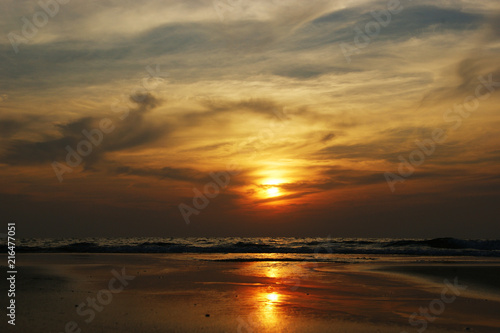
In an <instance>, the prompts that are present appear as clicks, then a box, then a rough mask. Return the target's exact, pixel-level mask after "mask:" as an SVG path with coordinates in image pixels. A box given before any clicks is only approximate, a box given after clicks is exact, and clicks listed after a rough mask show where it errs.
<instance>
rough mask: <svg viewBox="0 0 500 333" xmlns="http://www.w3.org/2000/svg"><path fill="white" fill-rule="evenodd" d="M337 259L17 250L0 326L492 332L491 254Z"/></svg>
mask: <svg viewBox="0 0 500 333" xmlns="http://www.w3.org/2000/svg"><path fill="white" fill-rule="evenodd" d="M325 256H326V255H325ZM334 257H335V259H334V260H330V261H328V262H324V261H321V260H319V259H318V261H310V260H309V261H308V260H301V259H300V258H299V257H293V256H290V255H288V256H286V258H280V256H279V255H276V254H263V255H260V256H258V258H256V256H255V255H252V256H249V255H244V254H238V255H224V254H151V253H149V254H87V253H85V254H62V253H57V254H56V253H52V254H47V253H44V254H20V255H19V258H18V262H19V263H18V267H19V268H18V281H17V290H16V326H15V327H13V326H11V325H7V323H6V320H4V322H3V323H2V324H1V325H2V326H4V327H7V326H8V332H14V331H15V332H389V333H391V332H398V333H400V332H408V333H409V332H419V330H421V332H423V331H426V332H466V331H470V332H498V331H500V317H499V316H498V314H499V313H500V286H499V284H498V282H497V281H495V280H494V277H495V276H498V275H497V274H496V273H497V272H498V271H499V267H500V260H498V259H497V258H471V257H460V258H448V257H447V258H441V257H432V258H429V257H426V258H419V257H414V256H388V255H377V256H359V255H334ZM3 268H5V267H3ZM495 274H496V275H495ZM4 286H5V285H2V288H5V287H4ZM1 292H2V293H5V292H6V290H1ZM422 311H423V312H422ZM412 314H414V315H413V317H412ZM80 330H81V331H80ZM2 331H4V330H3V329H2Z"/></svg>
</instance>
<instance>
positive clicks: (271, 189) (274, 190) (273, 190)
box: [266, 186, 280, 197]
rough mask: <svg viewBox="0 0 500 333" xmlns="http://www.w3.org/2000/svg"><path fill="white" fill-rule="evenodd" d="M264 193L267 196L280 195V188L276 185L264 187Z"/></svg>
mask: <svg viewBox="0 0 500 333" xmlns="http://www.w3.org/2000/svg"><path fill="white" fill-rule="evenodd" d="M266 193H267V196H269V197H275V196H277V195H280V189H279V188H277V187H276V186H272V187H269V188H267V189H266Z"/></svg>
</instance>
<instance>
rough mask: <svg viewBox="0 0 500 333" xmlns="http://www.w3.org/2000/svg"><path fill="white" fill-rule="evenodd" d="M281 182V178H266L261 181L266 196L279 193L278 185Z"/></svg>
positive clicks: (275, 195) (270, 196) (274, 195)
mask: <svg viewBox="0 0 500 333" xmlns="http://www.w3.org/2000/svg"><path fill="white" fill-rule="evenodd" d="M281 183H283V181H282V180H281V179H276V178H268V179H266V180H264V181H263V182H262V185H263V186H264V191H265V194H266V196H267V197H268V198H272V197H277V196H279V195H281V190H280V187H279V185H280V184H281Z"/></svg>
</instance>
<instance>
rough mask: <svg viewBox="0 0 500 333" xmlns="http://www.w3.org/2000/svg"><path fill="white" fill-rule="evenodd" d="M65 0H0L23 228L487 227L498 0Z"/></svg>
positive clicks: (305, 230) (410, 233)
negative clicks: (219, 186) (218, 186)
mask: <svg viewBox="0 0 500 333" xmlns="http://www.w3.org/2000/svg"><path fill="white" fill-rule="evenodd" d="M60 1H61V4H59V3H57V5H54V4H55V3H56V2H54V1H52V2H51V1H49V0H42V3H51V6H52V7H47V8H46V9H45V11H48V12H49V14H47V13H46V12H45V11H44V10H43V9H42V7H41V6H40V5H39V4H38V2H37V1H25V0H23V1H19V0H4V1H2V2H1V3H0V17H1V19H0V27H1V32H2V36H3V37H2V39H1V42H0V43H1V44H0V49H1V52H0V56H1V65H0V179H1V185H2V186H1V187H0V207H1V216H2V218H3V219H4V220H12V219H13V220H16V221H18V227H19V230H20V231H19V236H20V237H21V232H22V233H23V235H22V236H25V237H34V236H47V237H59V236H267V235H268V236H322V237H326V236H328V235H331V236H332V237H394V236H396V237H440V236H454V237H466V238H495V237H496V238H498V237H500V224H499V223H498V220H499V219H498V215H499V212H500V209H499V202H500V200H499V199H500V173H499V170H500V148H499V143H500V138H499V134H500V113H499V109H498V107H499V102H500V83H499V82H500V62H499V59H500V2H498V1H472V0H463V1H458V0H457V1H453V0H442V1H416V0H414V1H410V0H401V2H400V3H399V5H398V6H397V5H395V2H394V1H389V2H387V1H356V0H345V1H334V0H331V1H324V0H322V1H315V0H312V1H299V0H274V1H271V0H267V1H266V0H261V1H248V0H241V1H240V0H235V1H228V0H216V1H211V0H183V1H164V0H144V1H133V0H120V1H118V0H106V1H94V0H92V1H77V0H72V1H67V3H65V1H66V0H65V1H63V0H60ZM396 2H397V0H396ZM388 3H389V4H388ZM56 6H57V7H56ZM51 14H53V15H51ZM387 14H388V15H387ZM52 16H53V17H52ZM45 19H46V20H45ZM370 29H372V30H370ZM368 33H369V34H371V36H369V35H368ZM93 130H95V131H94V132H92V131H93ZM82 131H85V132H86V133H87V134H88V133H94V134H95V133H98V132H99V133H101V134H102V138H101V137H100V136H99V135H98V134H95V135H94V136H93V137H91V138H92V140H94V141H95V142H97V143H98V144H97V145H95V144H92V143H90V144H89V142H90V141H89V140H90V139H87V138H86V136H85V135H84V134H83V133H82ZM438 138H439V140H436V139H438ZM100 139H102V140H100ZM99 141H101V142H99ZM438 141H439V142H438ZM82 142H83V143H82ZM85 142H86V143H85ZM419 146H422V147H423V148H419ZM67 147H70V149H71V151H77V149H80V151H82V152H83V153H85V154H86V156H80V158H81V161H79V160H78V158H76V157H75V155H74V154H73V155H72V156H73V160H71V159H70V160H69V161H70V162H74V164H75V166H74V167H71V166H69V165H68V161H67V160H66V159H67V154H68V150H67ZM89 147H90V149H91V150H92V151H89V150H88V148H89ZM86 149H87V150H86ZM77 153H78V152H76V153H75V154H77ZM87 153H88V154H87ZM422 157H423V160H422ZM419 158H420V160H419ZM410 160H413V161H414V162H415V163H414V165H411V161H410ZM402 161H406V162H407V163H408V164H406V169H405V167H403V164H402V163H403V162H402ZM54 162H57V163H54ZM78 162H79V163H78ZM416 164H418V165H416ZM409 165H410V168H412V169H414V170H413V173H412V174H410V173H411V172H409V171H408V166H409ZM398 168H399V169H400V170H399V171H398ZM69 171H71V172H69ZM58 172H59V176H58V175H57V173H58ZM211 174H212V176H211ZM214 174H215V175H219V181H220V180H221V179H222V178H224V179H229V184H228V186H227V187H226V188H224V189H221V190H220V192H219V193H216V192H215V193H214V192H210V193H208V196H209V198H207V199H206V201H203V200H198V201H196V200H195V201H196V203H193V197H194V196H195V195H196V193H203V192H204V191H206V189H207V188H208V189H209V190H210V189H213V185H216V182H215V181H214V180H213V175H214ZM221 177H222V178H221ZM228 177H229V178H228ZM387 180H389V182H388V181H387ZM208 184H212V185H208ZM193 189H194V190H193ZM197 191H199V192H197ZM210 196H211V198H210ZM196 204H197V205H198V208H196V207H195V205H196ZM201 206H203V207H201ZM186 207H189V208H186ZM186 209H187V211H189V212H196V213H193V214H188V215H189V221H190V223H189V224H187V223H186V219H185V217H186ZM181 211H183V212H184V216H183V214H182V212H181Z"/></svg>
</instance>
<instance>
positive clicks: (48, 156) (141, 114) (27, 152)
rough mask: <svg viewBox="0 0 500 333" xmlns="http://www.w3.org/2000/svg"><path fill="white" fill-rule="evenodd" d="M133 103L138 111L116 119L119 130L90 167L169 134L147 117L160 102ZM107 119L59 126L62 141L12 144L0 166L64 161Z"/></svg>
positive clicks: (90, 159)
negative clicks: (69, 150) (108, 155)
mask: <svg viewBox="0 0 500 333" xmlns="http://www.w3.org/2000/svg"><path fill="white" fill-rule="evenodd" d="M131 101H133V102H134V103H136V105H137V106H136V108H135V109H132V110H130V112H129V113H128V116H127V117H126V118H124V119H123V120H119V119H117V118H113V120H112V123H113V125H114V126H115V129H114V130H113V131H112V132H111V133H109V134H104V135H103V140H102V142H101V144H100V145H99V146H97V147H94V150H93V151H92V153H91V154H90V155H89V156H87V157H86V158H85V159H84V164H85V166H86V167H89V166H91V165H93V164H95V163H96V162H98V161H100V160H101V159H103V158H104V155H105V154H106V153H107V152H112V151H121V150H126V149H131V148H134V147H137V146H141V145H145V144H148V143H152V142H154V141H156V140H157V139H159V138H160V137H162V136H163V135H166V134H168V130H169V127H168V125H166V124H159V123H153V122H151V121H149V120H148V119H147V117H146V115H147V113H148V112H149V111H151V110H152V109H154V108H155V107H157V106H158V105H159V104H160V101H159V100H157V99H156V98H155V97H154V96H152V95H150V94H144V95H136V96H132V97H131ZM103 118H105V117H103ZM103 118H93V117H84V118H80V119H77V120H75V121H73V122H71V123H67V124H57V125H55V126H56V128H57V129H58V131H59V132H60V134H61V137H59V138H51V139H48V140H45V141H38V142H31V141H26V140H12V141H11V142H8V145H7V148H6V151H5V152H4V153H3V154H2V155H1V156H0V162H2V163H6V164H11V165H36V164H40V163H47V162H52V161H54V160H64V158H65V156H66V154H67V151H66V146H70V147H71V148H73V149H76V145H77V144H78V142H80V141H81V140H84V139H86V137H84V136H83V134H82V131H83V130H87V131H92V130H93V129H96V128H99V122H100V120H101V119H103Z"/></svg>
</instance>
